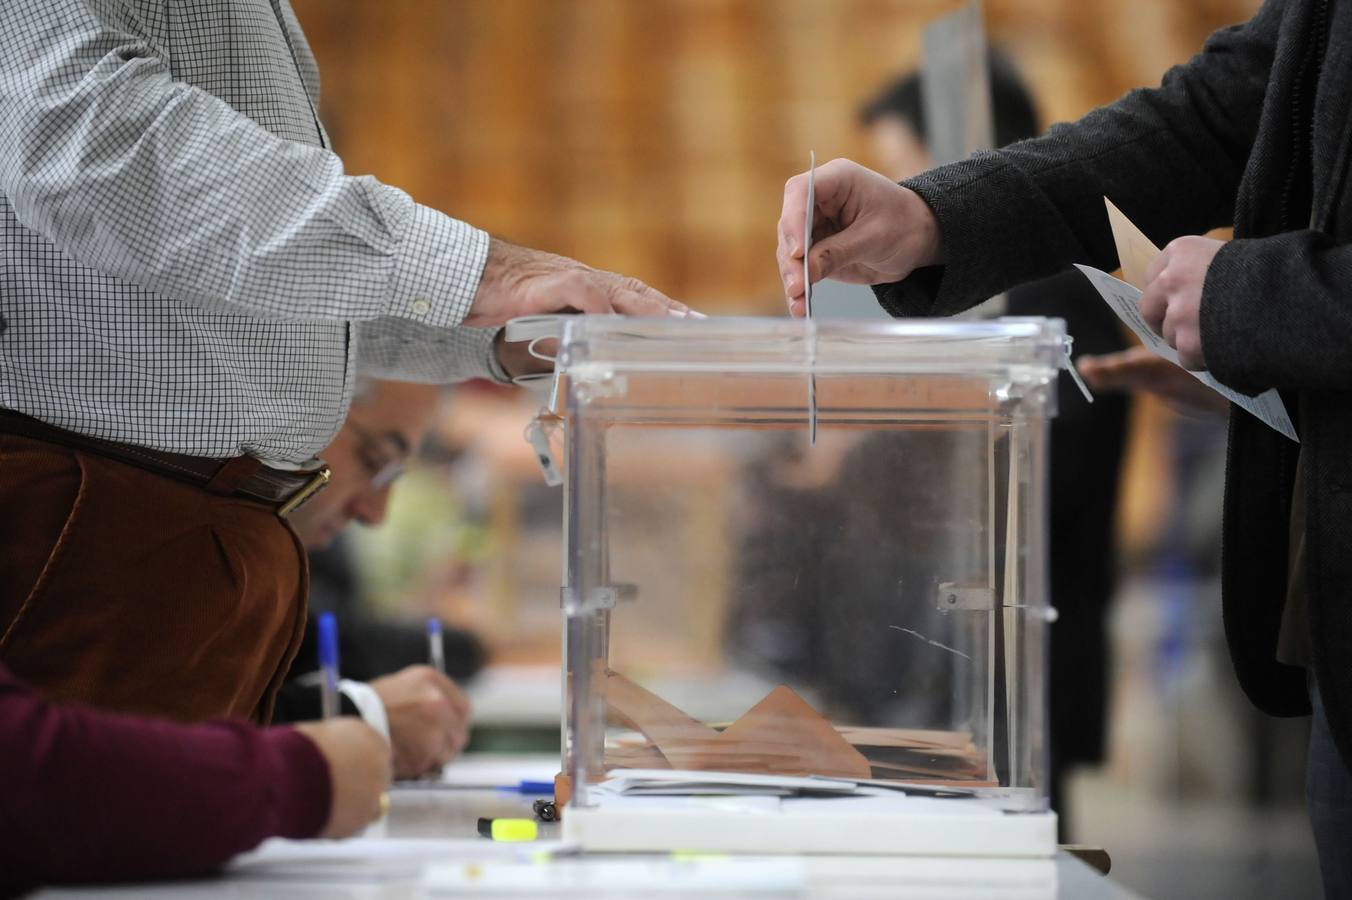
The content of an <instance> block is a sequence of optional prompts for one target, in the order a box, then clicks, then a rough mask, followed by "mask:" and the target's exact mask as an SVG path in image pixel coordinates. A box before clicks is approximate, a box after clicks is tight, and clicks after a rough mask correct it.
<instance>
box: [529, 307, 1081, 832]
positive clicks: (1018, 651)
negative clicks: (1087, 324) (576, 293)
mask: <svg viewBox="0 0 1352 900" xmlns="http://www.w3.org/2000/svg"><path fill="white" fill-rule="evenodd" d="M1064 346H1065V345H1064V331H1063V324H1062V323H1061V322H1060V321H1059V320H1045V319H1000V320H993V321H984V322H954V321H950V320H940V321H936V320H910V321H901V322H896V323H878V322H862V321H858V322H856V321H848V320H838V321H820V320H818V321H810V322H803V321H794V320H789V319H702V320H694V319H685V320H676V319H672V320H653V319H649V320H628V319H621V318H605V317H595V318H594V317H585V318H584V317H577V318H575V319H573V320H571V321H568V322H567V323H566V325H564V326H563V330H562V339H561V341H560V348H559V360H558V372H559V374H560V378H559V383H558V386H557V390H556V392H555V394H554V397H553V399H552V402H553V404H554V409H553V411H554V412H555V413H557V415H558V416H559V418H560V419H561V422H562V428H561V429H560V433H561V437H562V440H561V442H557V443H556V444H554V445H553V446H554V448H555V449H554V451H553V452H554V453H556V454H557V456H558V458H557V459H556V460H553V464H554V465H555V466H557V468H558V471H560V472H562V474H563V490H564V492H565V504H564V505H565V543H566V552H565V572H564V586H563V590H562V599H563V623H564V720H565V721H564V735H563V738H564V753H563V757H564V758H563V767H562V770H563V778H561V781H560V790H561V793H564V794H570V795H571V796H569V797H568V798H567V799H568V801H569V802H568V806H567V808H566V812H565V814H564V817H563V818H564V823H565V834H566V837H567V838H568V839H570V840H575V841H577V842H579V843H581V844H582V845H583V846H586V847H591V848H595V849H612V850H662V849H670V848H672V847H680V848H684V849H711V850H741V851H747V852H776V851H786V852H787V851H809V852H810V851H813V850H820V851H833V850H837V849H839V850H841V851H848V852H878V853H906V852H913V853H945V854H953V853H957V854H982V855H1008V856H1018V855H1034V856H1035V855H1045V854H1049V853H1051V852H1052V850H1053V848H1054V831H1055V826H1054V819H1053V817H1052V815H1051V814H1050V813H1049V812H1048V811H1047V787H1048V786H1047V768H1046V756H1047V722H1046V699H1045V692H1046V685H1045V680H1044V679H1045V668H1046V650H1047V639H1048V630H1049V627H1050V624H1051V622H1052V620H1053V619H1054V613H1053V611H1052V610H1051V609H1050V607H1049V605H1048V600H1047V573H1046V565H1047V562H1046V557H1047V548H1046V532H1047V524H1046V520H1047V513H1046V502H1047V501H1046V468H1047V423H1048V421H1049V418H1050V417H1051V416H1052V415H1053V414H1054V413H1055V408H1054V406H1055V397H1056V392H1055V390H1054V388H1055V379H1056V377H1057V373H1058V370H1059V368H1060V367H1061V366H1062V365H1063V361H1064V359H1065V349H1064ZM810 398H811V399H810ZM814 417H815V419H816V430H815V432H816V435H815V442H814V441H813V439H812V433H813V427H812V426H813V423H812V419H813V418H814ZM631 770H642V771H644V772H663V771H668V772H671V773H672V776H673V783H675V784H677V785H678V787H677V788H676V789H672V788H671V787H670V785H667V786H661V785H659V787H658V789H656V790H655V791H654V790H653V789H652V785H651V784H648V785H647V787H644V786H642V785H639V786H638V787H635V786H634V785H632V784H629V783H628V782H617V781H615V780H614V779H615V778H616V777H618V776H622V775H624V773H625V772H627V771H631ZM682 773H712V775H711V777H713V776H717V775H719V774H721V775H733V776H736V775H740V776H747V777H753V776H754V777H755V778H760V777H761V776H769V777H771V779H772V780H773V779H774V778H776V777H777V778H781V779H788V780H790V781H789V783H790V784H796V783H797V782H796V781H792V780H793V779H802V778H804V777H809V778H812V777H816V778H831V779H837V780H838V782H845V783H852V784H854V785H856V786H859V787H858V789H857V790H853V791H851V792H848V793H849V796H837V793H838V792H832V791H827V792H824V793H821V792H814V791H800V790H798V789H797V788H793V789H788V790H782V791H776V790H769V791H768V794H767V790H766V789H764V787H763V785H759V783H758V786H757V787H756V788H755V789H754V790H753V789H750V788H748V789H747V790H745V791H744V793H745V794H748V795H755V797H754V799H755V802H754V803H752V802H750V801H748V802H747V803H742V804H741V805H739V804H738V803H737V802H735V801H736V795H737V794H738V792H739V790H740V789H739V788H738V787H737V785H736V784H733V785H729V784H727V783H719V784H717V785H715V786H713V787H711V786H710V785H709V780H710V779H709V778H706V779H703V780H702V781H701V779H699V778H691V779H688V780H687V779H685V776H684V774H682ZM608 779H610V780H609V781H608ZM714 780H717V779H716V778H714ZM733 781H734V782H735V781H736V779H735V778H734V779H733ZM617 784H623V785H624V789H619V790H617V789H615V786H616V785H617ZM898 784H903V785H909V786H911V787H910V789H909V790H905V789H903V790H894V788H895V787H896V786H897V785H898ZM681 785H684V786H683V787H682V786H681ZM936 789H948V790H947V791H944V790H939V793H938V795H937V799H936V796H935V795H934V794H933V792H934V791H935V790H936ZM682 791H688V795H687V796H681V792H682ZM654 793H656V794H658V795H661V796H654V795H653V794H654ZM865 795H867V796H865ZM920 800H924V801H925V802H919V801H920ZM938 800H944V801H945V802H947V803H948V804H949V805H947V806H945V805H944V803H940V802H938ZM864 801H867V802H864ZM805 804H806V805H805ZM814 804H815V805H814ZM833 804H834V805H833ZM936 809H942V810H943V811H944V812H943V814H942V815H935V814H934V813H935V810H936ZM861 816H862V817H865V819H864V820H865V821H867V822H871V823H872V824H871V825H868V826H867V827H863V828H861V827H859V826H857V825H856V826H854V827H850V828H849V835H848V838H849V840H848V842H847V843H848V846H846V845H844V844H841V841H842V840H845V836H844V835H843V833H842V828H843V827H845V824H843V823H849V822H856V821H858V820H860V817H861ZM751 818H754V820H755V821H754V824H753V823H750V822H749V820H750V819H751ZM838 845H839V846H838Z"/></svg>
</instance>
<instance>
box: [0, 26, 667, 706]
mask: <svg viewBox="0 0 1352 900" xmlns="http://www.w3.org/2000/svg"><path fill="white" fill-rule="evenodd" d="M318 84H319V82H318V71H317V69H316V67H315V62H314V58H313V57H312V55H311V53H310V50H309V48H308V46H307V44H306V41H305V38H304V35H303V34H302V32H301V29H300V26H299V24H298V22H297V21H296V18H295V15H294V13H293V12H292V10H291V8H290V6H289V4H288V2H287V0H5V2H4V4H3V6H0V546H2V547H3V552H0V656H2V657H3V658H4V659H5V661H6V664H7V665H9V667H10V668H11V669H13V670H14V671H15V673H16V674H18V675H19V676H21V677H23V678H25V679H27V680H28V681H30V682H32V683H34V684H35V685H36V686H38V687H40V688H41V689H43V690H44V691H46V692H47V693H48V694H49V695H52V696H55V697H58V698H62V699H78V700H84V701H89V702H93V703H97V704H100V705H103V706H108V707H113V708H118V709H124V710H132V711H141V712H155V713H166V714H170V715H174V716H178V717H181V718H198V717H202V716H208V715H220V714H236V715H253V716H256V717H259V718H264V719H266V718H267V717H268V716H269V715H270V710H271V698H272V694H273V691H274V690H275V688H276V685H277V680H278V679H279V678H280V676H281V674H282V673H283V672H285V670H286V666H287V663H288V662H289V657H290V656H291V655H292V654H294V652H295V651H294V648H295V646H296V642H297V640H298V636H299V634H300V628H301V625H302V623H303V619H304V598H305V592H306V583H305V572H304V563H303V561H302V560H303V556H302V553H301V551H300V549H299V546H298V544H297V543H296V541H295V539H294V535H293V534H292V533H291V531H290V529H289V527H288V526H287V524H286V522H285V514H286V513H287V512H288V511H289V509H290V508H293V507H294V505H295V504H296V503H297V502H300V501H302V500H303V498H304V496H305V495H306V494H307V493H308V492H310V491H312V490H314V489H316V488H317V487H318V486H319V485H320V484H321V483H322V481H323V478H324V475H323V474H322V472H321V471H320V470H318V469H317V462H316V461H314V460H313V457H314V455H315V454H316V452H317V451H318V450H319V449H320V448H322V447H324V446H325V445H326V444H327V443H328V442H329V440H330V439H331V438H332V437H333V435H334V433H335V432H336V431H337V429H338V427H339V425H340V424H341V422H342V419H343V416H344V414H345V412H346V409H347V405H348V400H349V397H350V392H351V385H352V380H353V376H354V374H355V373H356V371H358V370H362V371H364V372H366V373H369V374H372V375H378V376H381V377H386V378H397V379H404V380H413V381H450V380H456V379H461V378H465V377H472V376H486V377H491V378H495V379H498V380H506V379H507V378H508V377H509V376H511V375H513V374H516V373H517V371H518V370H520V369H521V368H522V367H523V366H524V365H526V363H525V362H524V358H525V354H523V353H521V352H520V350H519V349H516V348H513V347H512V346H511V345H504V344H503V343H502V341H501V334H500V332H499V331H498V330H496V328H495V326H500V325H501V324H502V323H503V322H505V321H506V320H507V319H508V318H510V317H512V316H516V315H522V314H528V313H539V312H553V311H561V310H574V311H582V312H619V313H627V314H636V315H662V314H675V315H683V314H685V313H686V312H687V310H686V309H685V307H684V306H682V305H680V304H678V303H675V302H673V301H671V300H669V299H668V298H666V297H664V296H662V295H661V294H659V293H658V292H656V291H653V290H652V289H650V288H648V287H647V286H645V285H643V284H641V283H640V282H637V281H635V280H633V279H626V278H621V277H619V276H616V275H613V274H610V273H606V272H599V271H596V270H594V269H590V268H588V267H586V266H584V265H582V264H580V263H577V262H574V261H572V260H568V259H564V258H561V257H557V256H553V255H550V254H546V253H542V252H538V251H534V250H528V249H525V248H521V247H515V246H512V245H510V244H507V243H505V242H502V241H499V240H497V239H495V238H490V237H489V236H488V235H487V234H485V233H484V232H483V231H480V230H478V229H476V228H474V227H472V226H470V225H468V224H466V223H464V222H460V221H457V220H455V219H452V218H449V217H448V216H445V215H443V214H442V213H439V212H437V211H435V210H432V209H430V208H428V207H425V206H421V205H419V204H417V203H415V202H414V201H413V200H412V199H410V198H409V197H408V195H406V194H404V193H403V192H401V191H399V190H398V189H396V188H393V187H390V186H388V185H384V184H381V183H379V182H377V181H376V180H375V179H373V178H369V177H351V176H347V175H345V174H344V173H343V168H342V161H341V160H340V159H339V158H338V157H337V156H336V155H335V154H334V153H333V152H332V151H331V150H330V149H329V148H328V142H327V138H326V135H325V133H324V129H323V127H322V125H321V124H320V122H319V119H318V116H317V114H316V106H317V103H318ZM278 513H281V515H278Z"/></svg>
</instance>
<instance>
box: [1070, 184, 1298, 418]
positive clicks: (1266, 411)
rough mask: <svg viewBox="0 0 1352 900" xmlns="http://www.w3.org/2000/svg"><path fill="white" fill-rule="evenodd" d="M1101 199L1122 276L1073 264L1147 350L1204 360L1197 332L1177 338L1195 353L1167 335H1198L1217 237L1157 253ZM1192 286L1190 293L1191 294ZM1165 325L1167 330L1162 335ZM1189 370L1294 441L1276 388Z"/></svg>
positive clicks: (1183, 360)
mask: <svg viewBox="0 0 1352 900" xmlns="http://www.w3.org/2000/svg"><path fill="white" fill-rule="evenodd" d="M1104 203H1106V204H1107V206H1108V218H1109V221H1110V222H1111V224H1112V226H1113V239H1114V240H1115V241H1116V242H1117V253H1118V257H1119V258H1120V259H1121V260H1122V275H1123V277H1124V278H1126V279H1127V280H1126V281H1119V280H1118V279H1116V278H1114V277H1112V276H1111V275H1109V274H1107V273H1106V272H1101V271H1099V270H1098V269H1094V268H1090V267H1089V266H1076V268H1077V269H1079V270H1080V272H1081V273H1083V274H1084V276H1085V277H1086V278H1088V279H1089V281H1090V283H1091V284H1093V285H1094V288H1095V289H1096V290H1097V291H1098V292H1099V294H1100V295H1101V296H1102V297H1103V299H1104V300H1106V301H1108V305H1109V306H1111V307H1112V308H1113V311H1114V312H1116V313H1117V315H1118V318H1120V319H1121V320H1122V321H1123V322H1125V323H1126V325H1127V327H1128V328H1130V329H1131V330H1132V331H1133V332H1135V333H1136V336H1137V337H1139V338H1140V339H1141V342H1142V343H1143V344H1144V345H1145V346H1146V347H1147V348H1149V349H1150V351H1151V352H1153V353H1155V354H1156V355H1157V356H1160V357H1163V358H1164V359H1167V360H1169V362H1171V363H1174V364H1176V365H1184V364H1185V363H1193V364H1196V365H1199V366H1200V365H1204V360H1203V358H1202V346H1201V340H1200V336H1199V337H1198V338H1197V340H1196V343H1195V348H1194V346H1193V345H1192V343H1190V341H1191V338H1187V337H1184V339H1183V340H1182V342H1181V343H1182V346H1183V348H1184V351H1186V352H1187V353H1189V354H1191V353H1192V352H1193V350H1194V349H1195V351H1196V357H1195V358H1192V357H1191V356H1189V357H1188V358H1181V357H1180V352H1179V351H1177V350H1175V348H1174V346H1173V344H1172V343H1171V342H1170V340H1169V338H1172V339H1173V342H1175V343H1177V342H1179V341H1180V336H1181V335H1183V334H1184V333H1185V332H1187V331H1188V330H1189V329H1191V330H1192V331H1194V332H1196V333H1197V334H1198V335H1200V331H1199V330H1198V317H1197V313H1198V311H1199V310H1200V307H1201V293H1202V283H1203V281H1204V279H1205V277H1206V268H1207V266H1208V265H1210V263H1211V260H1212V258H1214V257H1215V255H1216V252H1217V251H1218V250H1219V249H1220V242H1219V241H1212V240H1210V239H1209V238H1180V239H1179V240H1177V241H1174V242H1173V243H1172V244H1170V245H1169V246H1170V250H1169V251H1166V252H1165V253H1161V252H1160V251H1159V250H1157V249H1156V248H1155V246H1154V244H1152V243H1151V242H1150V240H1149V239H1148V238H1146V236H1145V235H1143V234H1142V233H1141V232H1140V230H1139V229H1137V228H1136V227H1135V226H1134V225H1132V224H1131V222H1129V221H1128V220H1127V218H1126V217H1125V216H1123V215H1122V213H1121V212H1120V211H1119V210H1118V209H1117V207H1115V206H1113V204H1112V203H1111V202H1109V201H1108V199H1107V198H1106V197H1105V198H1104ZM1171 266H1176V268H1175V273H1176V275H1166V272H1168V270H1169V269H1170V268H1171ZM1129 282H1135V283H1134V284H1133V283H1129ZM1142 287H1144V288H1145V290H1144V291H1142V290H1141V288H1142ZM1194 288H1195V291H1196V293H1195V298H1194V296H1193V294H1192V290H1193V289H1194ZM1147 295H1150V296H1147ZM1194 300H1195V302H1194ZM1171 308H1172V310H1173V312H1172V317H1171V312H1170V310H1171ZM1152 320H1153V321H1152ZM1166 329H1167V335H1166V334H1162V332H1165V331H1166ZM1190 374H1191V375H1192V376H1193V377H1195V378H1196V379H1197V380H1198V381H1200V382H1202V383H1203V384H1205V385H1206V386H1207V387H1209V388H1211V389H1212V390H1214V391H1216V392H1217V393H1218V394H1220V395H1221V396H1223V397H1225V398H1226V399H1227V400H1229V401H1230V402H1232V403H1234V404H1236V405H1237V406H1239V407H1241V408H1242V409H1245V410H1247V411H1248V412H1250V413H1252V414H1253V415H1255V416H1257V417H1258V418H1259V419H1261V420H1262V421H1263V422H1265V423H1267V424H1268V425H1270V426H1271V427H1272V428H1274V429H1276V430H1277V431H1279V432H1281V433H1282V434H1283V435H1285V436H1286V437H1288V438H1290V439H1291V440H1293V441H1297V442H1299V440H1300V439H1299V438H1298V437H1297V436H1296V429H1295V426H1294V425H1292V423H1291V417H1290V416H1289V415H1288V414H1287V412H1286V406H1285V405H1284V404H1283V403H1282V399H1281V396H1280V395H1279V394H1278V393H1277V392H1276V391H1275V390H1269V391H1265V392H1264V393H1262V394H1259V395H1258V396H1257V397H1249V396H1246V395H1244V394H1241V393H1239V392H1238V391H1233V390H1230V389H1229V388H1227V387H1225V386H1224V385H1222V384H1221V383H1220V382H1218V381H1217V380H1216V379H1215V378H1213V377H1211V375H1210V374H1208V373H1207V372H1204V371H1192V372H1190Z"/></svg>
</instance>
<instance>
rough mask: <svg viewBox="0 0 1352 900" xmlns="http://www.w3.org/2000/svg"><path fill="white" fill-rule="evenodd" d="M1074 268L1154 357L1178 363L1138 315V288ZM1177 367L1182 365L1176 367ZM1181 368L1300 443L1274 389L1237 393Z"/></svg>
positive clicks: (1203, 374)
mask: <svg viewBox="0 0 1352 900" xmlns="http://www.w3.org/2000/svg"><path fill="white" fill-rule="evenodd" d="M1075 268H1077V269H1079V270H1080V272H1081V273H1083V274H1084V277H1085V278H1088V279H1089V283H1090V284H1092V285H1093V286H1094V289H1095V290H1096V291H1098V292H1099V294H1100V295H1101V296H1102V297H1103V299H1104V300H1106V301H1108V305H1109V306H1111V307H1112V309H1113V312H1115V313H1117V317H1118V318H1119V319H1121V320H1122V321H1123V322H1125V323H1126V325H1127V327H1128V328H1130V329H1131V330H1132V331H1134V332H1135V333H1136V336H1137V337H1139V338H1140V339H1141V343H1143V344H1145V346H1146V347H1148V348H1149V349H1150V351H1151V352H1152V353H1155V354H1156V355H1157V356H1162V357H1164V358H1165V359H1167V360H1169V362H1171V363H1173V364H1174V365H1176V366H1177V365H1178V353H1177V352H1176V351H1175V350H1174V348H1173V347H1170V346H1169V345H1168V344H1167V343H1165V341H1164V338H1162V337H1160V336H1159V335H1157V334H1155V332H1153V331H1151V330H1150V326H1149V325H1147V324H1146V323H1145V319H1143V318H1141V310H1140V306H1141V292H1140V290H1138V289H1137V288H1135V287H1133V286H1132V285H1130V284H1127V283H1126V282H1125V281H1121V280H1119V279H1117V278H1114V277H1113V276H1111V275H1109V274H1108V273H1107V272H1103V271H1100V270H1098V269H1095V268H1093V267H1092V266H1080V265H1077V266H1076V267H1075ZM1180 368H1182V367H1181V366H1180ZM1184 371H1186V372H1188V374H1190V375H1192V376H1193V377H1194V378H1196V379H1197V380H1198V381H1200V382H1202V384H1204V385H1206V386H1207V387H1209V388H1211V389H1212V390H1213V391H1215V392H1216V393H1218V394H1220V395H1221V396H1222V397H1224V398H1226V399H1227V400H1229V401H1230V402H1231V403H1234V404H1235V405H1236V406H1238V407H1240V408H1241V409H1244V410H1247V411H1248V412H1250V413H1252V414H1253V415H1255V416H1257V417H1258V418H1259V419H1261V420H1262V421H1263V422H1265V423H1266V424H1268V425H1270V426H1271V427H1272V428H1274V429H1276V430H1277V431H1278V432H1279V433H1281V434H1283V435H1285V436H1286V437H1288V438H1290V439H1291V440H1293V441H1295V442H1296V443H1300V438H1299V437H1297V436H1296V428H1295V426H1294V425H1293V424H1291V417H1290V416H1289V415H1287V412H1286V406H1285V404H1283V403H1282V398H1281V395H1280V394H1278V393H1277V392H1276V391H1275V390H1267V391H1264V392H1263V393H1261V394H1259V395H1258V396H1257V397H1249V396H1247V395H1245V394H1241V393H1239V391H1232V390H1231V389H1230V388H1228V387H1226V386H1225V385H1223V384H1221V383H1220V382H1219V381H1217V380H1216V379H1215V378H1214V377H1212V375H1211V373H1210V372H1192V371H1189V370H1187V369H1184Z"/></svg>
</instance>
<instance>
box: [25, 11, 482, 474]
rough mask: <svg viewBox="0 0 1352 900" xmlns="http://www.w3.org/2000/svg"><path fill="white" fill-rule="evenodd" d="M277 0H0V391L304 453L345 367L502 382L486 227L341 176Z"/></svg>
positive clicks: (305, 61) (32, 411) (130, 433)
mask: <svg viewBox="0 0 1352 900" xmlns="http://www.w3.org/2000/svg"><path fill="white" fill-rule="evenodd" d="M318 95H319V73H318V70H317V68H316V66H315V62H314V57H313V56H312V55H311V53H310V49H309V46H308V45H307V43H306V41H305V37H304V35H303V34H302V33H301V29H300V26H299V24H298V22H297V21H296V19H295V14H294V13H293V12H292V10H291V8H290V6H289V4H288V2H287V0H3V2H0V317H3V321H0V407H5V408H8V409H13V410H17V411H19V412H23V413H27V414H29V415H32V416H35V417H37V418H39V419H42V420H44V421H46V422H49V423H51V424H54V425H58V426H61V427H63V428H67V429H70V430H73V431H78V432H81V433H83V434H87V435H92V436H95V437H101V438H106V439H109V440H114V441H120V442H124V443H130V444H137V445H140V446H146V447H153V448H156V449H161V450H172V451H177V452H180V453H189V454H194V455H197V456H207V457H216V458H221V457H229V456H236V455H239V454H241V453H249V454H253V455H255V456H258V457H260V458H261V459H264V460H265V461H267V462H270V463H273V464H281V465H286V464H288V463H292V464H294V463H299V462H301V461H303V460H305V459H308V458H309V457H311V456H312V455H314V454H315V453H316V452H317V451H318V450H320V449H321V448H322V447H323V446H324V445H326V444H327V443H328V442H329V440H330V438H331V437H332V436H333V434H334V432H335V431H336V430H337V428H338V425H339V423H340V422H341V420H342V417H343V416H344V415H345V413H346V409H347V404H348V400H349V396H350V393H351V385H352V380H353V376H354V375H355V370H357V369H361V370H362V371H364V372H366V373H369V374H372V375H377V376H384V377H398V378H403V379H406V380H414V381H453V380H458V379H460V378H465V377H471V376H475V375H482V376H489V377H494V378H497V379H499V380H502V379H503V378H504V377H505V376H504V373H503V372H502V370H501V369H500V368H499V367H498V365H497V362H496V359H495V358H494V354H493V348H492V341H493V335H494V332H493V331H491V330H485V329H468V328H457V327H456V326H457V325H458V324H459V323H460V322H461V321H462V320H463V318H464V316H465V314H466V312H467V311H468V309H469V306H470V302H471V300H472V299H473V296H474V292H475V290H476V288H477V287H478V283H479V278H480V275H481V274H482V272H483V266H484V260H485V258H486V256H487V252H488V236H487V235H486V234H484V232H482V231H479V230H477V229H475V228H472V227H470V226H469V225H466V224H465V223H463V222H459V221H456V220H454V219H451V218H449V217H447V216H445V215H442V214H441V213H439V212H436V211H434V210H431V209H429V208H427V207H424V206H420V205H418V204H416V203H414V202H413V201H412V200H411V199H410V198H409V197H408V195H406V194H404V193H403V192H401V191H399V190H397V189H395V188H392V187H389V186H387V185H383V184H381V183H379V182H377V181H376V180H374V179H372V178H369V177H351V176H348V175H345V174H344V172H343V167H342V162H341V160H339V158H338V157H337V156H336V155H334V154H333V153H332V152H331V151H330V150H329V149H327V139H326V136H325V134H324V131H323V127H322V126H321V125H320V123H319V120H318V117H317V115H316V112H315V109H316V106H317V104H318Z"/></svg>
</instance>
